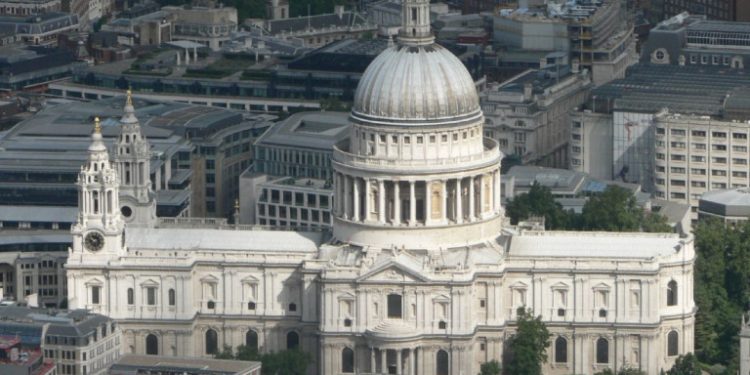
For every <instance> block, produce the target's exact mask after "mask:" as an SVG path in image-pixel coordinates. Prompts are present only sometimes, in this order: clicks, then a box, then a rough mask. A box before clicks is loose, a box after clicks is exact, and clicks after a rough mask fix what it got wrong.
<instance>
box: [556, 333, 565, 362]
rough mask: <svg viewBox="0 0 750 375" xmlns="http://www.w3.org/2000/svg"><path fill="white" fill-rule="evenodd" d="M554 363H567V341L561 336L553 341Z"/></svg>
mask: <svg viewBox="0 0 750 375" xmlns="http://www.w3.org/2000/svg"><path fill="white" fill-rule="evenodd" d="M555 362H557V363H568V340H566V339H565V338H564V337H562V336H559V337H558V338H557V339H556V340H555Z"/></svg>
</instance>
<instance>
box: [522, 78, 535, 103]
mask: <svg viewBox="0 0 750 375" xmlns="http://www.w3.org/2000/svg"><path fill="white" fill-rule="evenodd" d="M533 92H534V86H533V85H532V84H531V83H529V82H527V83H524V84H523V100H524V101H526V102H527V101H530V100H531V96H532V94H533Z"/></svg>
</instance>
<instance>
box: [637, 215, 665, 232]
mask: <svg viewBox="0 0 750 375" xmlns="http://www.w3.org/2000/svg"><path fill="white" fill-rule="evenodd" d="M641 230H642V231H644V232H651V233H657V232H671V231H672V227H670V226H669V224H668V223H667V217H666V216H664V215H660V214H658V213H656V212H649V213H647V214H645V215H643V219H642V220H641Z"/></svg>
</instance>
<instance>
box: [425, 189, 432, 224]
mask: <svg viewBox="0 0 750 375" xmlns="http://www.w3.org/2000/svg"><path fill="white" fill-rule="evenodd" d="M431 220H432V182H431V181H425V183H424V223H425V225H427V224H428V223H430V221H431Z"/></svg>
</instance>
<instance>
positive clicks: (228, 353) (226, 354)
mask: <svg viewBox="0 0 750 375" xmlns="http://www.w3.org/2000/svg"><path fill="white" fill-rule="evenodd" d="M214 358H216V359H235V356H234V353H232V347H231V346H229V345H224V349H223V350H222V351H220V352H219V353H216V354H214Z"/></svg>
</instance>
